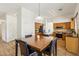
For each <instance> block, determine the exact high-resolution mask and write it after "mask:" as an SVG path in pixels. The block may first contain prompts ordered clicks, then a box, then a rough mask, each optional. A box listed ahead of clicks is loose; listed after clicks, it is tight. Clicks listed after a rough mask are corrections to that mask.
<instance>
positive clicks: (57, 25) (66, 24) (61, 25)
mask: <svg viewBox="0 0 79 59" xmlns="http://www.w3.org/2000/svg"><path fill="white" fill-rule="evenodd" d="M70 25H71V23H70V22H62V23H54V26H53V27H54V29H57V28H60V29H70V28H71V27H70Z"/></svg>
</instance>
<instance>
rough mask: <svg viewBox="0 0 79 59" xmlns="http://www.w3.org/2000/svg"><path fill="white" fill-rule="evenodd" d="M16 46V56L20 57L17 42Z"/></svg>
mask: <svg viewBox="0 0 79 59" xmlns="http://www.w3.org/2000/svg"><path fill="white" fill-rule="evenodd" d="M15 44H16V46H15V48H16V50H15V52H16V53H15V56H18V43H17V42H15Z"/></svg>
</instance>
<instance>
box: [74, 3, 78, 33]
mask: <svg viewBox="0 0 79 59" xmlns="http://www.w3.org/2000/svg"><path fill="white" fill-rule="evenodd" d="M77 12H78V16H77V18H76V19H75V30H76V32H77V33H78V30H79V4H77V7H76V9H75V13H74V16H75V15H76V13H77Z"/></svg>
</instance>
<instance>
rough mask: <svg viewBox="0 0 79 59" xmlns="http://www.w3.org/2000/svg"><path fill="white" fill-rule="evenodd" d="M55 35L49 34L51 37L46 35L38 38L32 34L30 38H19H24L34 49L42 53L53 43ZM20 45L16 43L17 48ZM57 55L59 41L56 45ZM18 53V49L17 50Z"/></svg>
mask: <svg viewBox="0 0 79 59" xmlns="http://www.w3.org/2000/svg"><path fill="white" fill-rule="evenodd" d="M54 38H55V37H53V36H49V37H46V36H42V37H41V38H36V37H35V36H32V37H29V38H21V39H19V40H22V41H24V42H27V44H28V45H29V46H30V47H31V48H33V49H34V50H36V51H37V52H38V53H39V55H42V51H43V50H44V49H45V48H46V47H47V46H48V45H49V44H50V43H51V41H52V40H55V39H54ZM17 47H18V46H17V45H16V48H17ZM55 47H56V48H55V55H57V43H56V45H55ZM16 53H17V51H16Z"/></svg>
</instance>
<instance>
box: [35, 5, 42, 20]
mask: <svg viewBox="0 0 79 59" xmlns="http://www.w3.org/2000/svg"><path fill="white" fill-rule="evenodd" d="M35 19H36V21H37V20H39V21H42V20H43V17H41V16H40V3H39V4H38V16H37V17H36V18H35Z"/></svg>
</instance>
